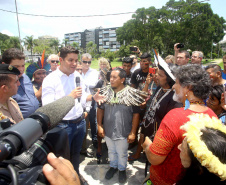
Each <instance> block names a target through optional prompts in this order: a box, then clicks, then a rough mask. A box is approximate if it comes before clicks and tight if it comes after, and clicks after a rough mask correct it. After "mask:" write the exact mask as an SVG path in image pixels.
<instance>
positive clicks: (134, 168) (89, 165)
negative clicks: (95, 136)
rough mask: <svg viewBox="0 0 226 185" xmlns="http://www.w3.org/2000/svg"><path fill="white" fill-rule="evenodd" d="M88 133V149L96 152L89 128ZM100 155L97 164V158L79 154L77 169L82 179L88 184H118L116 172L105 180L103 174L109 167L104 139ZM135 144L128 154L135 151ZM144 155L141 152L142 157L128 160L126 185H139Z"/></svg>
mask: <svg viewBox="0 0 226 185" xmlns="http://www.w3.org/2000/svg"><path fill="white" fill-rule="evenodd" d="M88 131H89V134H88V146H89V147H88V151H93V152H94V153H96V149H94V148H93V146H92V142H91V139H90V130H88ZM102 148H103V149H102V157H101V164H97V158H96V157H94V158H87V157H85V156H83V155H80V168H79V171H80V173H81V175H82V176H83V177H84V179H85V180H86V181H87V184H89V185H118V184H120V183H119V182H118V172H117V173H116V174H115V175H114V177H113V178H112V179H110V180H106V179H105V178H104V177H105V174H106V172H107V170H108V169H109V159H108V151H107V146H106V143H105V141H104V140H103V141H102ZM136 148H137V146H135V147H134V148H132V149H131V150H129V155H130V154H131V153H135V151H136ZM145 161H146V159H145V156H144V154H142V157H141V158H140V159H139V160H137V161H133V162H128V163H127V164H128V165H127V182H126V183H125V184H128V185H140V184H142V182H143V180H144V179H145V176H144V174H145V171H144V169H145Z"/></svg>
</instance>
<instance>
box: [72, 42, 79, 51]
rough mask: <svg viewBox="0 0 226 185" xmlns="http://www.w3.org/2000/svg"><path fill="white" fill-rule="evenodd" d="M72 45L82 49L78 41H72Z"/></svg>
mask: <svg viewBox="0 0 226 185" xmlns="http://www.w3.org/2000/svg"><path fill="white" fill-rule="evenodd" d="M72 46H73V47H74V48H75V49H78V50H79V49H80V47H79V43H77V42H73V43H72Z"/></svg>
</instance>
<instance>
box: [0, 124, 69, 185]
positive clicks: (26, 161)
mask: <svg viewBox="0 0 226 185" xmlns="http://www.w3.org/2000/svg"><path fill="white" fill-rule="evenodd" d="M0 124H1V121H0ZM3 132H4V130H3ZM67 143H68V135H67V132H66V131H65V130H64V129H61V128H59V127H55V128H53V129H52V130H50V131H48V132H47V133H46V134H45V135H44V136H42V137H41V138H40V139H38V140H37V141H36V142H35V143H34V144H33V145H32V146H31V147H30V148H29V149H28V150H27V151H25V152H23V153H22V154H20V155H18V156H15V157H13V158H12V159H10V160H4V161H2V162H1V163H0V185H7V184H16V183H14V182H16V181H17V182H18V183H17V184H21V185H25V184H27V185H30V184H48V181H47V180H46V178H45V176H44V175H43V173H42V167H43V165H44V164H46V163H47V155H48V153H50V152H52V153H54V154H55V155H56V156H62V157H64V158H65V159H70V150H69V144H67Z"/></svg>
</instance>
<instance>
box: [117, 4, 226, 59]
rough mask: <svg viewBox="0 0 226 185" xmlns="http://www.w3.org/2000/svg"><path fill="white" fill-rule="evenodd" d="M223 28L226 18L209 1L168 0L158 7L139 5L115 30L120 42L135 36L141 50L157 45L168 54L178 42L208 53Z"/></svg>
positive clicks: (134, 38) (129, 40) (222, 31)
mask: <svg viewBox="0 0 226 185" xmlns="http://www.w3.org/2000/svg"><path fill="white" fill-rule="evenodd" d="M225 28H226V25H225V20H224V19H223V18H222V17H219V16H218V15H217V14H214V13H213V11H212V9H211V7H210V4H208V3H200V2H198V0H180V1H176V0H169V2H167V3H166V5H165V6H163V7H162V8H161V9H156V8H155V7H150V8H147V9H145V8H140V9H138V10H137V11H136V13H135V14H133V15H132V19H131V20H129V21H127V22H126V23H125V24H124V25H123V27H121V28H119V29H117V30H116V33H117V39H118V41H119V42H120V43H121V44H123V43H124V42H125V44H126V45H128V44H131V42H133V40H138V41H139V43H138V47H139V48H140V49H141V50H142V51H150V50H151V49H152V48H156V49H158V51H159V53H161V54H163V55H168V54H172V53H173V45H174V44H175V43H178V42H179V43H184V45H185V49H190V50H200V51H203V52H204V54H206V55H207V54H208V53H209V52H210V51H211V47H212V43H218V42H219V41H220V40H222V39H223V37H224V30H225Z"/></svg>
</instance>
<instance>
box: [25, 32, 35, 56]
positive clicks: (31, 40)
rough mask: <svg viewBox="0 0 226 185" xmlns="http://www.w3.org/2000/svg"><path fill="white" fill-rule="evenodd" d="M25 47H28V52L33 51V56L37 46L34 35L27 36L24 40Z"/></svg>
mask: <svg viewBox="0 0 226 185" xmlns="http://www.w3.org/2000/svg"><path fill="white" fill-rule="evenodd" d="M24 45H25V46H26V47H27V50H30V51H31V56H32V54H33V48H34V46H35V43H34V36H33V35H31V36H26V37H25V38H24Z"/></svg>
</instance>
